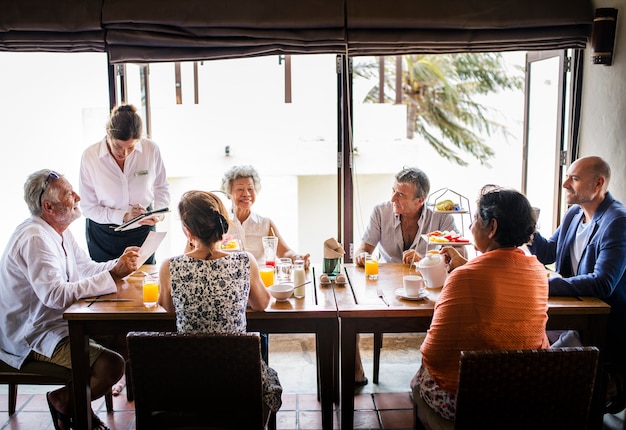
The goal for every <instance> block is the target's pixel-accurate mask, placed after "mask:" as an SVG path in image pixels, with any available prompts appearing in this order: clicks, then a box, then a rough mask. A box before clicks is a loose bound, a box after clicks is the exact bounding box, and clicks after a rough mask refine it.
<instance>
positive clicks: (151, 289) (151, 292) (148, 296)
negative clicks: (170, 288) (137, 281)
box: [143, 275, 159, 308]
mask: <svg viewBox="0 0 626 430" xmlns="http://www.w3.org/2000/svg"><path fill="white" fill-rule="evenodd" d="M158 300H159V278H157V277H156V276H151V275H147V276H146V277H145V278H144V280H143V305H144V306H146V307H149V308H151V307H153V306H156V304H157V301H158Z"/></svg>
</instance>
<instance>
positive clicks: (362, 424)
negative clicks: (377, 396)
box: [354, 410, 380, 429]
mask: <svg viewBox="0 0 626 430" xmlns="http://www.w3.org/2000/svg"><path fill="white" fill-rule="evenodd" d="M354 428H355V429H379V428H380V423H379V422H378V414H377V413H376V411H374V410H370V411H354Z"/></svg>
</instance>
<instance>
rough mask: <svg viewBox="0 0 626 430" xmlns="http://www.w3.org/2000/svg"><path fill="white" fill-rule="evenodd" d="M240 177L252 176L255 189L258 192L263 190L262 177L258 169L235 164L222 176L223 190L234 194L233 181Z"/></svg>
mask: <svg viewBox="0 0 626 430" xmlns="http://www.w3.org/2000/svg"><path fill="white" fill-rule="evenodd" d="M240 178H252V181H253V182H254V190H255V191H256V192H257V193H258V192H259V191H261V177H260V176H259V173H258V172H257V171H256V169H255V168H254V167H252V166H249V165H245V166H233V167H231V168H230V169H229V170H228V171H227V172H226V173H224V177H223V178H222V191H224V192H225V193H228V195H230V194H232V193H231V191H232V189H233V182H234V181H235V180H236V179H240Z"/></svg>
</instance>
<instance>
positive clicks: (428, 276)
mask: <svg viewBox="0 0 626 430" xmlns="http://www.w3.org/2000/svg"><path fill="white" fill-rule="evenodd" d="M415 266H416V267H417V270H419V271H420V273H421V274H422V277H423V278H424V280H425V281H426V286H427V287H428V288H441V287H443V284H444V282H445V281H446V278H447V277H448V270H447V268H446V260H445V258H444V256H443V255H441V254H426V256H425V257H424V258H422V259H421V260H420V261H418V262H416V263H415Z"/></svg>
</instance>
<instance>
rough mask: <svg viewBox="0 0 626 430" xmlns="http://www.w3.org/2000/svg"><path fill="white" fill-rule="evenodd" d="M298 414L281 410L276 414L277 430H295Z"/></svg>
mask: <svg viewBox="0 0 626 430" xmlns="http://www.w3.org/2000/svg"><path fill="white" fill-rule="evenodd" d="M296 415H297V412H296V411H294V410H291V411H282V410H279V411H278V413H277V414H276V430H293V429H297V427H296Z"/></svg>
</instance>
